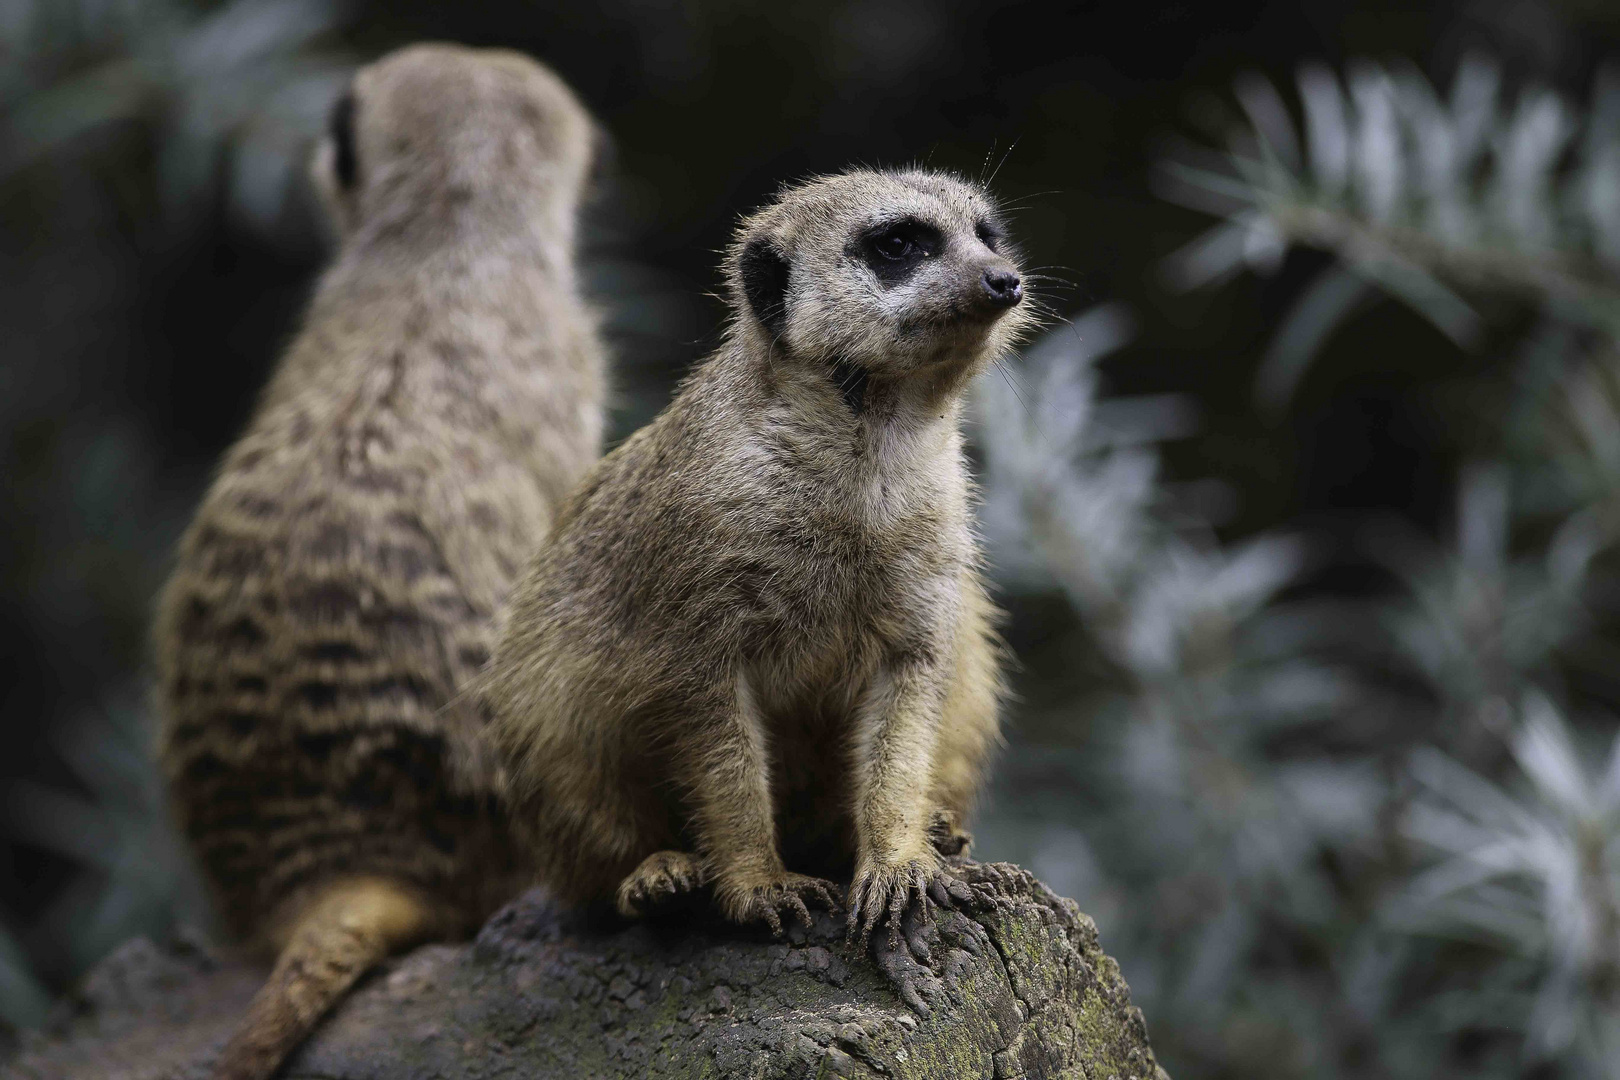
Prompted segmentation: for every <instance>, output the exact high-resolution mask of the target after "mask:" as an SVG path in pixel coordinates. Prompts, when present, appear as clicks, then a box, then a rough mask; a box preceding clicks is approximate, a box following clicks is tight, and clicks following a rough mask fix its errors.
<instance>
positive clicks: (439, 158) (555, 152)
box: [311, 44, 603, 240]
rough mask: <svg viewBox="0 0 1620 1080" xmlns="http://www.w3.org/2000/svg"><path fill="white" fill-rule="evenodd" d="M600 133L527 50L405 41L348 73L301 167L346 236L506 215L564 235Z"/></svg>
mask: <svg viewBox="0 0 1620 1080" xmlns="http://www.w3.org/2000/svg"><path fill="white" fill-rule="evenodd" d="M602 143H603V136H602V133H601V130H600V128H598V127H597V125H596V123H595V122H594V121H593V120H592V119H591V117H590V114H589V113H587V112H586V111H585V109H584V107H583V106H582V105H581V104H580V102H579V100H578V99H577V98H576V97H575V96H574V94H573V92H572V91H571V90H570V89H569V88H568V86H567V85H566V84H565V83H564V82H563V81H562V80H561V79H559V78H558V77H557V76H556V75H554V74H553V73H552V72H551V71H550V70H548V69H547V68H545V67H543V66H542V65H540V64H538V63H536V62H535V61H533V60H531V59H529V58H528V57H526V56H523V55H522V54H520V53H515V52H508V51H506V50H499V49H470V48H465V47H462V46H458V45H437V44H429V45H413V46H410V47H408V48H404V49H400V50H398V51H396V52H393V53H390V54H388V55H387V56H385V57H383V58H382V59H381V60H378V61H377V62H376V63H373V64H369V65H367V66H366V67H363V68H361V69H360V70H359V71H358V72H356V73H355V76H354V79H353V81H352V83H351V84H350V87H349V89H348V92H346V93H345V94H343V96H341V97H340V98H339V99H338V100H337V102H336V103H335V104H334V105H333V106H332V111H331V115H330V118H329V120H328V123H327V131H326V135H325V137H324V138H323V139H322V140H321V142H320V145H319V146H318V147H317V149H316V152H315V158H314V161H313V162H312V163H311V173H312V176H313V179H314V181H315V186H316V187H317V189H319V191H320V192H321V195H322V197H323V200H324V201H325V203H326V205H327V209H328V211H329V212H330V214H331V216H332V219H333V222H334V223H335V225H336V227H337V230H338V232H339V233H340V235H341V236H342V237H343V238H344V239H345V240H347V239H348V238H349V237H350V236H352V235H354V234H355V233H357V232H359V231H361V230H365V229H371V230H373V231H376V232H378V233H383V234H388V233H394V234H397V233H407V232H412V231H423V232H426V233H427V235H428V236H430V237H433V236H439V235H442V234H444V233H445V232H447V231H453V230H455V229H456V228H457V227H458V226H461V225H466V224H474V225H476V224H478V223H485V224H488V225H490V226H491V227H492V228H494V229H512V228H513V227H514V220H516V221H518V222H519V223H520V224H519V225H518V226H517V227H522V224H521V223H526V224H527V225H529V226H531V227H537V228H540V229H543V230H546V231H547V232H548V233H551V234H553V235H555V234H556V232H559V231H560V232H561V234H562V235H563V236H564V237H566V238H571V237H572V235H573V227H574V214H575V210H576V208H577V205H578V203H579V200H580V197H581V195H582V193H583V189H584V187H585V186H586V184H587V182H588V178H589V176H590V174H591V171H592V167H593V164H595V161H596V158H597V157H598V156H599V151H600V149H601V146H602Z"/></svg>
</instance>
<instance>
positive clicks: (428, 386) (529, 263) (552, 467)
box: [155, 46, 604, 1078]
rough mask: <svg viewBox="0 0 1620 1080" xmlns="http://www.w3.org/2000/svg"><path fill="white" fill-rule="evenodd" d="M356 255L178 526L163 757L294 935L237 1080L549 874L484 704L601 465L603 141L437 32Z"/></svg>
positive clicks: (243, 899) (228, 863)
mask: <svg viewBox="0 0 1620 1080" xmlns="http://www.w3.org/2000/svg"><path fill="white" fill-rule="evenodd" d="M353 100H354V110H353V125H352V130H353V136H354V138H353V144H354V149H355V162H356V166H357V168H356V174H355V176H354V178H353V183H352V184H348V185H346V184H345V183H344V182H343V181H342V179H341V178H340V177H339V176H338V174H337V171H336V166H337V161H338V157H339V155H338V141H335V140H334V139H332V138H329V139H328V141H327V142H326V143H325V144H324V145H323V146H322V148H321V150H320V151H319V153H318V155H317V159H316V163H315V173H316V179H317V181H318V183H319V184H320V186H321V187H322V189H323V190H324V192H325V193H326V195H327V197H328V201H329V205H330V209H331V211H332V216H333V220H334V221H335V223H336V224H337V226H338V229H339V231H340V233H341V234H342V236H341V245H340V249H339V251H338V254H337V257H336V260H335V262H334V264H333V265H332V267H331V268H330V269H329V270H328V271H327V272H326V273H325V275H324V276H323V277H322V279H321V281H320V284H319V287H318V288H317V290H316V293H315V296H314V299H313V300H312V302H311V304H310V309H309V312H308V314H307V316H306V319H305V323H304V327H303V330H302V331H301V332H300V333H299V335H298V337H297V338H296V339H295V340H294V341H293V343H292V344H291V346H290V347H289V349H288V350H287V353H286V355H285V356H284V357H283V359H282V361H281V363H280V365H279V366H278V368H277V370H276V372H275V374H274V376H273V377H272V379H271V381H270V384H269V386H268V388H267V389H266V391H265V393H264V396H263V399H262V400H261V402H260V404H259V407H258V409H257V411H256V413H255V415H254V417H253V419H252V421H251V422H250V424H249V426H248V430H247V432H246V434H244V435H243V436H242V438H241V439H240V440H239V441H238V442H237V443H236V445H235V446H233V447H232V448H231V449H230V451H229V452H228V453H227V454H226V456H225V459H224V461H223V463H222V465H221V467H220V471H219V474H218V476H217V478H216V479H215V481H214V483H213V485H212V487H211V488H210V489H209V491H208V493H207V495H206V496H205V498H204V500H203V503H202V506H201V507H200V509H199V510H198V512H197V516H196V518H195V520H194V521H193V522H192V524H191V526H190V528H189V529H188V530H187V532H186V534H185V536H184V538H183V539H182V541H181V543H180V548H179V553H178V558H177V564H176V567H175V570H174V574H173V577H172V578H171V579H170V581H169V583H168V585H167V587H166V588H165V589H164V591H163V593H162V596H161V597H160V600H159V605H158V617H157V624H156V630H155V647H156V654H157V670H158V686H157V700H158V704H159V707H160V710H161V715H162V730H161V740H160V743H161V745H160V752H161V759H162V763H163V766H164V769H165V771H166V774H167V779H168V782H169V785H170V788H171V791H172V795H173V801H174V805H175V808H176V811H177V814H178V817H179V819H180V822H181V824H182V826H183V827H184V829H185V832H186V834H187V835H188V837H189V838H190V839H191V841H192V843H193V844H194V845H195V847H196V849H197V852H198V854H199V856H200V859H201V862H202V865H203V867H204V869H205V871H206V872H207V875H208V877H209V878H210V880H211V882H212V883H213V885H214V887H215V889H216V892H217V894H218V896H219V899H220V905H221V908H222V911H223V914H224V917H225V922H226V923H227V925H228V927H229V928H230V930H231V931H232V932H233V933H234V934H236V935H237V936H238V937H240V938H241V939H243V940H244V941H246V942H247V943H249V944H250V945H253V946H255V947H258V948H261V949H265V950H267V951H270V952H272V953H275V952H279V953H280V960H279V961H278V963H277V966H276V969H275V974H274V975H273V976H272V977H271V981H270V982H269V983H268V984H267V985H266V987H265V989H264V991H263V992H262V993H261V994H260V995H259V998H258V999H257V1000H256V1001H255V1003H254V1006H253V1009H252V1012H251V1015H250V1017H249V1019H248V1021H247V1023H246V1025H245V1026H244V1028H243V1030H242V1031H241V1032H240V1033H239V1034H238V1036H237V1038H236V1039H234V1040H233V1042H232V1044H231V1049H230V1051H229V1053H228V1055H227V1059H226V1060H225V1061H224V1062H223V1063H222V1064H221V1072H220V1074H219V1075H221V1076H229V1077H233V1078H245V1077H263V1076H268V1075H269V1074H270V1072H271V1071H273V1069H274V1068H275V1067H276V1064H277V1062H278V1061H279V1060H280V1058H281V1056H282V1055H283V1054H284V1053H285V1052H286V1051H287V1050H289V1049H290V1048H291V1047H293V1046H295V1045H296V1044H297V1042H298V1041H299V1040H300V1039H301V1038H302V1037H303V1036H304V1034H305V1033H307V1031H308V1030H309V1028H310V1026H311V1025H312V1024H313V1023H314V1022H315V1021H316V1019H318V1018H319V1016H320V1015H321V1013H323V1012H324V1011H325V1010H326V1008H327V1007H328V1006H329V1005H330V1004H331V1003H332V1002H333V1001H334V1000H335V999H336V998H337V997H338V996H340V995H341V993H342V992H343V990H344V989H345V988H346V987H347V986H348V985H349V984H350V983H352V982H353V980H354V979H355V978H357V977H358V976H359V975H360V974H361V973H363V972H364V970H365V969H366V968H367V967H369V966H370V965H372V964H373V963H375V962H376V961H377V960H378V959H380V958H381V957H383V956H385V955H387V953H388V952H390V951H391V950H393V949H395V948H397V947H399V946H401V945H403V944H405V943H408V942H410V941H414V940H419V939H422V938H430V937H441V936H450V935H459V934H464V933H467V932H469V931H470V930H471V929H472V928H475V927H476V926H478V925H479V924H480V923H481V922H482V921H483V919H484V918H485V917H486V916H487V915H488V913H489V912H490V911H491V910H493V908H494V907H495V906H496V905H497V904H499V903H501V902H503V901H504V900H505V899H507V898H509V897H510V896H511V895H512V894H513V893H514V892H515V891H516V890H517V889H518V888H519V887H521V886H522V885H523V884H525V883H526V882H527V881H528V880H529V878H530V874H529V872H528V871H527V869H526V868H525V865H524V859H523V858H522V852H521V851H520V850H519V846H518V845H517V844H515V843H514V842H513V839H512V837H511V836H510V835H509V830H508V820H509V819H508V816H507V812H506V810H505V808H504V795H503V786H504V780H503V777H502V774H501V770H500V768H499V767H498V765H497V760H496V758H495V756H494V754H493V753H492V752H491V751H490V749H489V746H488V744H487V737H486V735H485V733H484V730H483V726H484V721H483V715H482V712H481V710H480V709H479V708H477V707H476V705H475V703H474V702H473V701H471V700H470V699H468V698H466V697H465V696H464V695H463V696H458V695H462V691H464V689H465V687H466V686H467V684H468V682H469V679H470V677H471V676H472V675H473V674H474V673H475V672H477V671H478V670H479V669H480V668H481V667H482V666H483V665H484V664H485V663H486V661H487V658H488V655H489V652H490V650H491V648H492V646H493V644H494V641H495V636H496V620H497V617H498V615H499V613H500V611H501V609H502V607H503V605H504V603H505V602H506V599H507V597H508V594H509V592H510V589H511V586H512V584H513V582H514V580H515V577H516V574H517V573H518V571H519V569H520V568H521V567H522V566H523V564H524V561H525V560H526V559H527V558H528V556H529V555H530V553H531V551H532V549H533V545H534V544H535V543H536V542H538V541H539V540H540V539H541V538H543V537H544V536H545V535H546V534H547V533H548V532H549V530H550V529H551V527H552V523H553V520H554V518H555V515H556V510H557V506H558V504H559V503H560V501H561V499H562V497H563V496H564V494H565V493H566V492H567V491H568V489H569V488H570V487H571V486H573V484H574V483H575V481H576V480H577V479H578V478H579V477H580V476H581V475H582V474H583V473H584V471H585V469H586V468H587V467H588V466H589V465H590V464H591V463H592V462H593V461H594V460H595V459H596V458H597V456H598V455H599V454H600V444H601V435H602V423H603V415H602V398H603V393H604V386H603V381H604V375H603V352H602V348H601V345H600V343H599V341H598V337H597V333H596V320H595V318H594V316H593V314H592V313H591V312H590V311H589V310H588V309H587V308H586V307H585V305H584V304H583V303H582V302H581V300H580V298H579V296H578V292H577V289H576V285H575V280H574V236H575V218H576V213H577V210H578V205H579V202H580V198H581V194H582V189H583V186H584V184H585V183H586V179H587V174H588V169H589V166H590V160H591V155H592V144H593V138H594V132H595V128H594V125H593V123H592V121H591V120H590V118H589V116H588V115H587V114H586V112H585V111H584V109H583V108H582V107H581V106H580V104H579V103H578V101H577V100H576V99H575V98H574V96H573V94H572V93H571V92H570V91H569V90H568V88H567V87H566V86H565V85H564V84H563V83H562V82H561V81H560V80H558V79H557V78H556V76H554V75H553V74H552V73H551V72H549V71H547V70H546V69H544V68H542V67H540V66H539V65H538V64H536V63H534V62H533V61H531V60H529V59H527V58H525V57H522V56H519V55H517V54H515V53H507V52H497V51H483V50H471V49H465V48H459V47H451V46H416V47H412V48H409V49H404V50H401V51H400V52H397V53H395V54H392V55H391V56H389V57H387V58H385V59H383V60H381V61H379V62H378V63H376V64H373V65H371V66H369V67H367V68H364V69H362V70H361V71H360V72H359V73H358V74H357V75H356V76H355V79H354V84H353Z"/></svg>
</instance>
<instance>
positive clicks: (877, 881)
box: [849, 859, 990, 1017]
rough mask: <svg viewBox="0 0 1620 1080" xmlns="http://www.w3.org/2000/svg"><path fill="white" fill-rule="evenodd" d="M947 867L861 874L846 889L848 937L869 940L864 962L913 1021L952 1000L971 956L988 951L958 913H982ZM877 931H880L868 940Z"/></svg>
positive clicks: (914, 865)
mask: <svg viewBox="0 0 1620 1080" xmlns="http://www.w3.org/2000/svg"><path fill="white" fill-rule="evenodd" d="M982 906H983V905H982V903H981V900H980V897H978V896H977V895H975V892H974V889H973V888H972V887H971V886H970V885H969V884H968V883H967V882H964V881H962V880H961V879H960V878H958V877H957V876H956V874H955V873H954V871H953V869H952V868H949V867H944V866H941V865H938V864H937V863H935V864H933V865H930V863H929V862H928V861H926V860H921V859H919V860H915V861H913V862H910V863H906V864H904V865H902V866H896V867H888V868H881V869H873V868H866V869H864V870H863V871H862V872H860V873H857V875H856V879H855V885H854V886H853V888H852V889H851V900H850V923H849V925H850V936H851V937H852V938H853V937H857V936H858V937H859V938H861V939H862V940H863V941H869V947H870V950H871V954H872V959H873V961H874V962H876V964H877V966H878V969H879V970H880V971H882V972H883V974H884V975H885V976H886V977H887V978H888V980H889V984H890V985H891V986H893V987H894V990H895V993H897V994H898V995H899V996H900V1000H901V1001H903V1002H905V1004H906V1005H907V1006H909V1007H910V1008H911V1010H912V1011H913V1012H915V1013H916V1014H917V1015H919V1016H924V1017H926V1016H929V1015H931V1014H932V1012H933V1010H934V1009H936V1008H938V1007H939V1006H940V1005H941V1003H942V1002H944V1001H947V1000H953V999H956V998H958V997H959V996H960V989H961V987H960V984H959V980H960V978H961V976H962V974H963V973H964V972H966V971H968V970H970V969H971V967H972V957H974V956H980V955H983V954H984V953H985V951H986V950H987V949H989V948H990V939H989V935H988V933H987V932H986V931H985V929H984V927H982V926H980V925H979V924H978V923H977V922H975V921H974V920H973V919H972V918H970V917H969V916H968V915H966V914H964V911H966V910H976V909H978V908H980V907H982ZM880 925H882V926H884V927H885V928H886V929H887V930H888V933H886V934H877V935H873V934H872V931H873V930H876V929H877V928H878V927H879V926H880Z"/></svg>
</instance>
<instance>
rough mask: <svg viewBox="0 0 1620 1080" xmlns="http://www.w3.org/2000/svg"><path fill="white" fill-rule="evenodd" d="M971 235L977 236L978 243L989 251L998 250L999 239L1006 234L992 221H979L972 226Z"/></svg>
mask: <svg viewBox="0 0 1620 1080" xmlns="http://www.w3.org/2000/svg"><path fill="white" fill-rule="evenodd" d="M973 235H974V236H977V237H978V238H979V243H981V244H983V245H984V246H985V247H987V248H989V249H990V250H991V251H1000V250H1001V241H1002V239H1003V238H1004V237H1005V236H1006V235H1007V234H1006V233H1004V232H1002V231H1001V228H1000V226H998V225H996V224H995V223H994V222H991V221H981V222H979V223H978V224H977V225H975V226H974V227H973Z"/></svg>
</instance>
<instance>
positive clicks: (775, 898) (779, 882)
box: [716, 872, 840, 937]
mask: <svg viewBox="0 0 1620 1080" xmlns="http://www.w3.org/2000/svg"><path fill="white" fill-rule="evenodd" d="M716 900H717V901H718V902H719V905H720V910H721V911H722V912H723V913H724V914H725V916H726V918H728V919H730V920H731V921H732V922H738V923H753V922H762V923H764V924H765V925H766V926H769V927H770V928H771V933H772V934H774V935H775V936H777V937H781V936H782V932H783V931H782V919H783V917H784V916H786V915H793V916H796V917H797V918H798V919H799V921H800V922H801V923H803V924H804V925H805V926H806V927H808V926H811V925H812V924H813V920H812V918H811V915H810V907H809V904H815V905H816V906H817V907H821V908H825V909H826V910H828V911H834V912H836V911H838V910H839V908H840V905H839V903H838V886H837V885H835V884H833V883H832V882H830V881H826V880H824V879H822V878H818V877H810V876H808V875H806V874H791V873H785V872H784V873H783V874H782V875H781V877H780V878H778V879H776V880H772V881H766V882H758V883H754V884H746V885H727V884H724V883H722V884H721V885H720V886H719V888H718V889H717V890H716ZM806 901H809V904H807V903H806Z"/></svg>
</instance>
